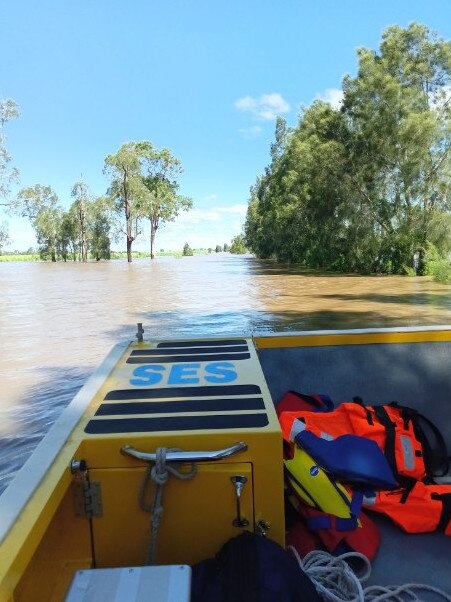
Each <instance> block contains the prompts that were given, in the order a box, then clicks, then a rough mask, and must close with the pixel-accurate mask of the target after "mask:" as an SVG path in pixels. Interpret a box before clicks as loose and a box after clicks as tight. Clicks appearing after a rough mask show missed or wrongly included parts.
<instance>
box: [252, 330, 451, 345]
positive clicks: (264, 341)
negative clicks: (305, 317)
mask: <svg viewBox="0 0 451 602" xmlns="http://www.w3.org/2000/svg"><path fill="white" fill-rule="evenodd" d="M441 341H451V330H424V331H422V330H420V331H408V332H405V331H404V332H403V331H390V332H387V331H385V332H362V333H350V332H343V333H331V334H319V333H318V334H305V335H294V336H291V335H290V336H274V337H272V336H271V337H268V336H267V337H265V336H262V337H259V336H256V337H255V338H254V342H255V344H256V346H257V348H258V349H274V348H288V347H323V346H324V347H327V346H334V345H376V344H387V343H426V342H441Z"/></svg>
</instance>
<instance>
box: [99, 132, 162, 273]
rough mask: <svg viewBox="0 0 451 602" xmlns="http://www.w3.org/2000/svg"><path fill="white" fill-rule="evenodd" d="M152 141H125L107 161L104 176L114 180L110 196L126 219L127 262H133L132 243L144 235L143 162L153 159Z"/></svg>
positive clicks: (124, 229) (144, 190)
mask: <svg viewBox="0 0 451 602" xmlns="http://www.w3.org/2000/svg"><path fill="white" fill-rule="evenodd" d="M152 153H153V148H152V145H151V144H150V142H145V141H144V142H126V143H125V144H123V145H122V146H121V148H120V149H119V150H118V151H117V153H116V154H114V155H108V156H107V157H106V158H105V166H104V173H105V174H107V175H108V176H109V177H110V179H111V184H110V187H109V189H108V193H107V194H108V196H109V198H110V199H111V200H112V201H113V203H114V208H115V211H116V213H117V214H118V215H119V216H122V218H123V220H124V226H123V229H122V232H123V233H124V234H125V237H126V242H127V260H128V261H129V262H131V261H132V244H133V241H134V240H135V239H136V238H137V236H139V234H140V233H141V230H140V220H141V219H142V213H141V212H140V202H141V201H142V199H143V197H144V196H145V194H146V188H145V186H144V184H143V181H142V171H141V170H142V161H143V160H144V159H146V158H147V157H149V156H151V155H152Z"/></svg>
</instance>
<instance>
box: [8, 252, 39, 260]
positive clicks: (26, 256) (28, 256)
mask: <svg viewBox="0 0 451 602" xmlns="http://www.w3.org/2000/svg"><path fill="white" fill-rule="evenodd" d="M7 261H41V257H40V255H39V253H14V254H13V253H11V254H10V253H8V254H7V255H0V262H7Z"/></svg>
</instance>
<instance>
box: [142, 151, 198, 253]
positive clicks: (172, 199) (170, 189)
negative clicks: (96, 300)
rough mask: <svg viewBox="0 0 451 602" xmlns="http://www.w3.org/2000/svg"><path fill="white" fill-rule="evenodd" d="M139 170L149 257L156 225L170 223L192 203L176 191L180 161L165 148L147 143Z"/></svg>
mask: <svg viewBox="0 0 451 602" xmlns="http://www.w3.org/2000/svg"><path fill="white" fill-rule="evenodd" d="M149 144H150V143H149ZM142 171H143V176H142V182H143V184H144V187H145V189H146V191H145V194H144V195H143V196H142V198H141V200H140V203H139V211H140V214H141V215H142V216H143V217H145V218H147V219H149V222H150V256H151V258H153V257H154V256H155V255H154V245H155V237H156V233H157V230H158V228H159V227H160V225H162V224H164V223H166V222H173V221H174V220H175V218H176V217H177V216H178V215H179V214H180V212H181V211H188V210H189V209H191V208H192V206H193V202H192V200H191V199H190V198H188V197H185V196H182V195H179V194H178V188H179V184H178V183H177V180H176V178H177V177H178V176H179V175H180V174H181V173H182V171H183V169H182V165H181V163H180V161H179V160H178V159H176V158H175V157H173V156H172V155H171V153H170V151H169V150H168V149H166V148H164V149H163V150H161V151H159V150H157V149H155V148H153V147H152V146H151V151H150V152H149V154H148V156H147V157H146V159H145V161H144V162H143V166H142Z"/></svg>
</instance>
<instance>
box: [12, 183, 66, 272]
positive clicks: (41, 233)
mask: <svg viewBox="0 0 451 602" xmlns="http://www.w3.org/2000/svg"><path fill="white" fill-rule="evenodd" d="M12 209H13V211H14V212H16V213H17V214H19V215H20V216H22V217H28V219H29V220H30V222H31V225H32V226H33V228H34V230H35V232H36V238H37V241H38V244H39V247H40V252H41V255H42V256H43V257H47V256H49V257H50V258H51V260H52V261H56V256H57V250H58V246H59V243H60V236H61V223H62V218H63V211H62V209H61V207H60V206H59V204H58V196H57V194H56V193H55V192H54V191H53V190H52V188H51V187H50V186H42V185H41V184H35V185H34V186H29V187H28V188H23V189H22V190H21V191H20V192H19V193H18V195H17V197H16V198H15V199H14V200H13V201H12Z"/></svg>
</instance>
